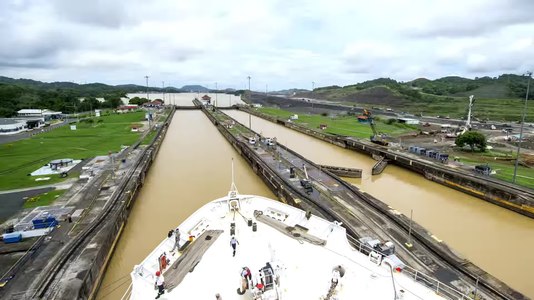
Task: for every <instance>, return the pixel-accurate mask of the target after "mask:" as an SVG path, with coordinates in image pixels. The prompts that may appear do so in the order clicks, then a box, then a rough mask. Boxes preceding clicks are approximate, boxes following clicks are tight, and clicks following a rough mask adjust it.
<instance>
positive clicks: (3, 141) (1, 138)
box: [0, 120, 69, 145]
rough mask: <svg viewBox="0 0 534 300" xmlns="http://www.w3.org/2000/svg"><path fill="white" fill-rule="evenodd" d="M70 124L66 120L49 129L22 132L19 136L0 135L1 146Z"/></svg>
mask: <svg viewBox="0 0 534 300" xmlns="http://www.w3.org/2000/svg"><path fill="white" fill-rule="evenodd" d="M68 123H69V120H66V121H65V122H62V123H58V124H54V125H50V126H48V127H43V128H39V129H36V130H32V131H26V132H21V133H17V134H11V135H0V145H1V144H6V143H12V142H16V141H20V140H23V139H27V138H29V137H31V136H33V135H36V134H39V133H42V132H47V131H50V130H53V129H56V128H58V127H61V126H65V125H67V124H68Z"/></svg>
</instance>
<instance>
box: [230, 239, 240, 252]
mask: <svg viewBox="0 0 534 300" xmlns="http://www.w3.org/2000/svg"><path fill="white" fill-rule="evenodd" d="M238 244H239V242H238V241H237V240H236V239H235V237H234V236H232V239H231V240H230V246H232V249H234V254H233V256H235V250H236V248H237V245H238Z"/></svg>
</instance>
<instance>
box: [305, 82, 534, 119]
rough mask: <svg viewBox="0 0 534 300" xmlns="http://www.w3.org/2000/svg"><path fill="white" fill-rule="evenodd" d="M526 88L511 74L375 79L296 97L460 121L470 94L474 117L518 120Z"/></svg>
mask: <svg viewBox="0 0 534 300" xmlns="http://www.w3.org/2000/svg"><path fill="white" fill-rule="evenodd" d="M532 84H533V85H534V83H532ZM526 86H527V77H525V76H518V75H511V74H503V75H501V76H499V77H495V78H491V77H481V78H475V79H469V78H463V77H458V76H448V77H443V78H439V79H436V80H429V79H426V78H418V79H415V80H413V81H410V82H398V81H395V80H393V79H390V78H379V79H375V80H370V81H365V82H362V83H358V84H353V85H347V86H343V87H341V86H328V87H321V88H317V89H315V90H314V91H313V92H305V93H299V94H297V95H296V96H297V97H307V98H317V99H326V100H331V101H335V102H340V103H343V104H348V105H358V106H372V107H382V108H392V109H394V110H395V111H402V112H408V113H412V114H421V113H422V114H424V115H441V116H449V117H451V118H462V117H465V116H466V114H467V103H468V100H467V99H468V96H469V95H474V96H475V99H476V102H475V107H474V111H473V113H474V115H475V117H476V118H478V119H481V120H482V119H491V120H502V121H518V120H519V119H520V116H521V111H522V108H523V104H524V97H525V93H526ZM530 97H533V98H534V88H532V89H531V90H530ZM527 121H531V122H532V121H534V106H530V108H529V109H528V111H527Z"/></svg>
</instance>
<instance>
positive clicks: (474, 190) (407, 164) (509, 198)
mask: <svg viewBox="0 0 534 300" xmlns="http://www.w3.org/2000/svg"><path fill="white" fill-rule="evenodd" d="M238 109H239V110H241V111H244V112H246V113H250V114H252V115H254V116H257V117H259V118H262V119H265V120H268V121H271V122H273V123H276V124H279V125H282V126H285V127H288V128H291V129H293V130H296V131H298V132H301V133H304V134H306V135H309V136H312V137H315V138H317V139H320V140H322V141H325V142H328V143H331V144H334V145H336V146H339V147H343V148H346V149H349V150H353V151H357V152H360V153H364V154H367V155H371V156H373V155H379V156H382V157H384V158H385V159H387V160H388V162H389V163H392V164H395V165H398V166H400V167H403V168H405V169H408V170H411V171H413V172H416V173H419V174H421V175H423V176H424V177H425V178H426V179H428V180H432V181H434V182H437V183H439V184H442V185H445V186H448V187H451V188H453V189H456V190H458V191H461V192H464V193H466V194H469V195H472V196H475V197H477V198H480V199H483V200H486V201H488V202H490V203H493V204H496V205H499V206H501V207H504V208H507V209H509V210H512V211H515V212H517V213H520V214H522V215H525V216H528V217H530V218H534V190H532V189H528V188H525V187H521V186H517V185H514V184H511V183H507V182H505V181H502V180H498V179H495V178H491V177H488V176H481V175H477V174H474V173H467V172H464V171H461V170H453V169H451V168H447V167H445V166H442V165H441V166H440V165H438V164H437V163H434V162H429V161H426V160H423V159H420V158H417V157H412V156H411V155H409V154H406V153H403V152H398V151H393V150H390V149H388V148H386V147H382V146H378V145H375V144H372V143H370V142H368V143H367V142H364V141H361V140H357V139H354V138H350V137H344V136H337V135H333V134H328V133H322V132H318V131H316V130H313V129H310V128H308V127H305V126H303V125H300V124H296V123H293V122H289V121H287V120H282V119H280V118H277V117H274V116H271V115H267V114H264V113H261V112H258V111H256V110H253V109H250V108H248V107H243V106H240V107H238Z"/></svg>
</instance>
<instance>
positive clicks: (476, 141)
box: [455, 131, 486, 152]
mask: <svg viewBox="0 0 534 300" xmlns="http://www.w3.org/2000/svg"><path fill="white" fill-rule="evenodd" d="M455 143H456V146H458V147H463V146H465V145H466V144H467V145H469V147H470V148H471V151H475V147H477V148H479V149H480V151H482V152H483V151H485V150H486V136H485V135H483V134H482V133H480V132H478V131H467V132H465V133H464V134H461V135H459V136H458V137H457V138H456V141H455Z"/></svg>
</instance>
